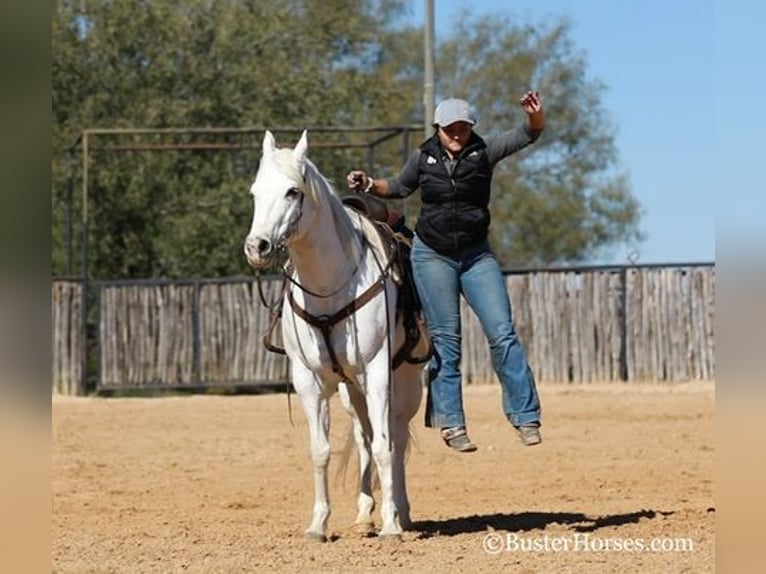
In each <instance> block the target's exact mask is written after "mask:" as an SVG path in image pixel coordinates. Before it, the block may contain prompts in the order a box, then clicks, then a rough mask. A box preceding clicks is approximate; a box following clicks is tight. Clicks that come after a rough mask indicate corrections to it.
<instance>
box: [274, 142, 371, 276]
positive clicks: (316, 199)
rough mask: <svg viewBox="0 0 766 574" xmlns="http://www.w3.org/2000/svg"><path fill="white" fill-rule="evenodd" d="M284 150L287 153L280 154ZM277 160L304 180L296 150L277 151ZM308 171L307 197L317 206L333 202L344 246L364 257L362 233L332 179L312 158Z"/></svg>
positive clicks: (354, 257)
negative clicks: (326, 175) (295, 155)
mask: <svg viewBox="0 0 766 574" xmlns="http://www.w3.org/2000/svg"><path fill="white" fill-rule="evenodd" d="M279 152H284V153H279ZM274 159H275V160H276V161H277V163H278V164H279V166H280V167H281V168H282V169H283V170H284V172H285V173H286V174H287V175H288V177H290V178H291V179H293V180H295V181H301V180H304V174H301V173H300V172H299V166H298V164H297V162H296V161H295V159H294V158H293V155H292V150H289V149H282V150H277V153H275V154H274ZM305 166H306V173H305V182H306V190H305V191H306V195H307V196H308V197H307V199H308V200H309V201H311V202H312V203H313V204H314V205H317V206H318V205H322V204H327V205H329V207H330V209H331V212H332V218H333V221H334V222H335V228H336V229H337V231H338V235H339V236H340V240H341V245H343V250H344V251H345V253H346V256H347V257H348V258H349V259H350V260H351V261H354V262H357V261H359V260H360V259H361V255H362V253H361V242H360V241H359V232H358V231H357V229H356V227H355V226H354V223H353V221H352V220H351V217H350V216H349V214H348V212H347V211H346V209H345V208H344V207H343V203H342V202H341V200H340V197H338V194H337V193H336V192H335V189H334V188H333V186H332V184H331V183H330V181H329V180H328V179H327V178H326V177H325V176H324V175H322V173H321V172H320V171H319V168H317V166H316V165H314V162H312V161H311V160H310V159H308V158H306V159H305Z"/></svg>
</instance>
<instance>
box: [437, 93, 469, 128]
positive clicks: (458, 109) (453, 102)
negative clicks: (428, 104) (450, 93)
mask: <svg viewBox="0 0 766 574" xmlns="http://www.w3.org/2000/svg"><path fill="white" fill-rule="evenodd" d="M455 122H468V123H469V124H471V125H474V124H475V123H476V117H475V116H474V113H473V110H472V109H471V105H470V104H469V103H468V102H466V101H465V100H460V99H458V98H448V99H446V100H443V101H442V102H441V103H440V104H439V105H438V106H436V111H435V112H434V125H435V126H441V127H445V126H448V125H450V124H454V123H455Z"/></svg>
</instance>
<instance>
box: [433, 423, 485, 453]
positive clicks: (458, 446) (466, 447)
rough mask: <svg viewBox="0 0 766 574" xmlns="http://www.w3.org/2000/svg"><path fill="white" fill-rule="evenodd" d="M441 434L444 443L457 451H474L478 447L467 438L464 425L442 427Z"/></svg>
mask: <svg viewBox="0 0 766 574" xmlns="http://www.w3.org/2000/svg"><path fill="white" fill-rule="evenodd" d="M441 435H442V439H443V440H444V443H445V444H446V445H447V446H448V447H450V448H451V449H452V450H456V451H457V452H474V451H475V450H476V449H477V448H478V447H477V446H476V445H475V444H473V443H472V442H471V439H469V438H468V433H467V432H466V430H465V427H452V428H444V429H442V430H441Z"/></svg>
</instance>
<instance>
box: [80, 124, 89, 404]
mask: <svg viewBox="0 0 766 574" xmlns="http://www.w3.org/2000/svg"><path fill="white" fill-rule="evenodd" d="M88 144H89V140H88V132H87V131H85V132H84V133H83V136H82V221H81V227H80V270H81V283H82V285H81V287H82V309H81V310H80V311H81V313H82V326H81V328H82V349H81V350H80V353H81V355H80V368H81V373H80V389H79V392H78V394H80V395H84V394H85V393H86V392H87V390H88V289H89V288H90V286H89V285H88V275H89V272H88V160H89V157H88V156H89V153H90V150H89V149H88V147H89V146H88Z"/></svg>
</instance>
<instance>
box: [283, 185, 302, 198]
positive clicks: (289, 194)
mask: <svg viewBox="0 0 766 574" xmlns="http://www.w3.org/2000/svg"><path fill="white" fill-rule="evenodd" d="M300 193H301V191H300V190H299V189H298V188H297V187H291V188H290V189H288V190H287V192H286V193H285V197H286V198H287V199H295V198H296V197H298V196H299V195H300Z"/></svg>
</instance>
